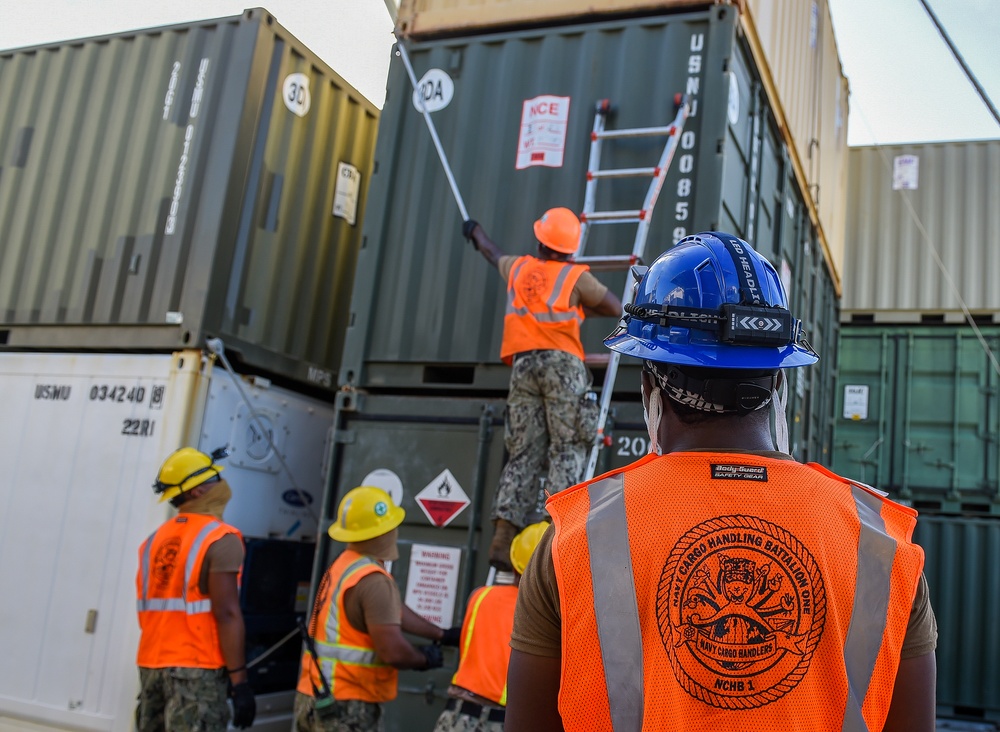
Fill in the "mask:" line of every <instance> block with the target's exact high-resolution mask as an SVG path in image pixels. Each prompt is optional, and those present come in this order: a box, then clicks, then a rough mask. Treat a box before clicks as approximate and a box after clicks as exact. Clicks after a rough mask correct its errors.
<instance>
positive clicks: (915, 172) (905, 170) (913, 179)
mask: <svg viewBox="0 0 1000 732" xmlns="http://www.w3.org/2000/svg"><path fill="white" fill-rule="evenodd" d="M919 177H920V158H918V157H917V156H916V155H897V156H896V157H895V158H893V160H892V190H894V191H915V190H917V181H918V179H919Z"/></svg>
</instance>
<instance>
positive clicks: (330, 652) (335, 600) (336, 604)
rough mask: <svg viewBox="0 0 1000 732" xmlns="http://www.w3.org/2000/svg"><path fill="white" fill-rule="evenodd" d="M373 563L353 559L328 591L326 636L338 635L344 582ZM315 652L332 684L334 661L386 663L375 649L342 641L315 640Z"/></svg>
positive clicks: (321, 671) (376, 664) (382, 664)
mask: <svg viewBox="0 0 1000 732" xmlns="http://www.w3.org/2000/svg"><path fill="white" fill-rule="evenodd" d="M372 564H375V565H377V564H378V562H376V561H375V560H374V559H372V558H371V557H360V558H358V559H356V560H354V561H353V562H352V563H351V564H350V565H348V567H347V569H345V570H344V572H343V574H341V575H340V579H339V580H337V586H336V587H334V588H333V591H332V592H331V593H330V610H329V613H328V614H327V616H326V622H325V623H324V624H323V625H324V627H325V628H326V637H327V638H328V639H329V638H339V637H340V593H341V592H342V591H343V586H344V582H346V581H347V579H348V578H349V577H350V576H351V575H352V574H354V573H355V572H357V571H358V570H359V569H362V568H364V567H367V566H369V565H372ZM315 643H316V654H317V655H318V656H319V666H320V673H321V674H323V676H324V677H326V679H327V680H328V681H329V682H330V685H331V686H333V684H334V675H333V671H334V669H333V667H334V664H336V663H345V664H350V665H354V666H384V665H386V664H384V663H382V662H381V661H379V660H378V656H376V655H375V650H374V649H371V648H358V647H357V646H349V645H346V644H344V643H330V642H329V640H327V641H319V640H317V641H315Z"/></svg>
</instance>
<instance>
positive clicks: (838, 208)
mask: <svg viewBox="0 0 1000 732" xmlns="http://www.w3.org/2000/svg"><path fill="white" fill-rule="evenodd" d="M748 5H749V6H750V13H749V15H744V23H745V24H747V23H752V24H753V26H754V28H753V30H754V33H753V34H751V35H756V37H757V38H759V41H760V44H761V47H762V49H763V56H764V58H765V59H766V61H767V65H768V67H769V69H770V77H771V78H773V79H774V85H775V89H776V92H777V93H776V94H775V99H776V102H777V105H778V106H780V107H781V109H782V111H783V113H784V118H785V122H786V124H787V125H788V130H789V132H790V133H791V138H792V140H793V142H794V146H795V151H796V153H797V156H798V157H797V159H798V162H799V164H800V165H801V166H802V173H803V174H804V178H805V182H806V185H807V186H808V187H809V191H810V197H811V198H812V200H813V202H814V203H815V206H816V212H817V215H818V216H819V221H820V223H821V224H822V231H823V233H824V235H825V238H826V243H827V245H828V246H829V248H830V256H831V258H832V261H833V265H834V267H835V269H836V271H837V273H838V274H842V273H843V263H844V241H845V240H844V220H845V217H846V210H847V166H848V149H847V115H848V106H849V98H848V97H849V84H848V81H847V78H846V77H845V76H844V72H843V69H842V67H841V64H840V55H839V53H838V51H837V41H836V38H835V37H834V33H833V22H832V20H831V17H830V5H829V2H828V1H827V0H810V2H803V0H749V1H748ZM765 78H767V77H765Z"/></svg>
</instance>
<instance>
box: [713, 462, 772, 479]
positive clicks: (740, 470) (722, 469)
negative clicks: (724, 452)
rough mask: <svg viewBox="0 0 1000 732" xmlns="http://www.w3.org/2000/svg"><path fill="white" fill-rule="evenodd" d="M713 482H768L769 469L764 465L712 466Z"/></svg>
mask: <svg viewBox="0 0 1000 732" xmlns="http://www.w3.org/2000/svg"><path fill="white" fill-rule="evenodd" d="M712 480H759V481H760V482H762V483H766V482H767V468H766V467H765V466H763V465H719V464H716V463H713V464H712Z"/></svg>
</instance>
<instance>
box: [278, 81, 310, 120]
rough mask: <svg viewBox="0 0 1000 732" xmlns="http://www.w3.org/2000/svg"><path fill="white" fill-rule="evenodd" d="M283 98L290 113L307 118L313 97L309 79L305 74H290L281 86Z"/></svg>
mask: <svg viewBox="0 0 1000 732" xmlns="http://www.w3.org/2000/svg"><path fill="white" fill-rule="evenodd" d="M281 98H282V99H283V100H284V102H285V106H286V107H288V111H289V112H291V113H292V114H297V115H298V116H299V117H305V116H306V115H307V114H309V107H310V106H312V95H310V94H309V77H308V76H306V75H305V74H289V75H288V76H286V77H285V83H284V84H282V85H281Z"/></svg>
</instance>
